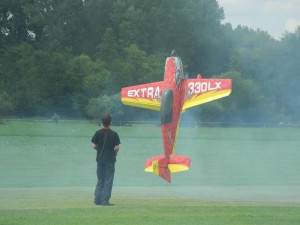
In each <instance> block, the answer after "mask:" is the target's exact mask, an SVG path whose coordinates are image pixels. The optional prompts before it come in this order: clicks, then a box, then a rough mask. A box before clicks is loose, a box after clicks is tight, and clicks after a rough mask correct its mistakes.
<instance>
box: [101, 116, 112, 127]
mask: <svg viewBox="0 0 300 225" xmlns="http://www.w3.org/2000/svg"><path fill="white" fill-rule="evenodd" d="M101 120H102V124H103V126H105V127H107V126H109V125H110V123H111V115H109V114H104V115H103V116H102V117H101Z"/></svg>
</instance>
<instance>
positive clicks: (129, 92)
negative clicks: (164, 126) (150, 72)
mask: <svg viewBox="0 0 300 225" xmlns="http://www.w3.org/2000/svg"><path fill="white" fill-rule="evenodd" d="M163 86H164V82H163V81H160V82H154V83H148V84H141V85H137V86H131V87H125V88H122V91H121V100H122V102H123V104H124V105H130V106H136V107H140V108H145V109H152V110H158V111H159V110H160V105H161V98H162V93H163V89H164V87H163Z"/></svg>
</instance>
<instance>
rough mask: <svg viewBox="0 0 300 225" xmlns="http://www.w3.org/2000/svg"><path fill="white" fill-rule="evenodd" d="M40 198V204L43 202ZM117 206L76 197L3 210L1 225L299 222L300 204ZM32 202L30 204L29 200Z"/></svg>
mask: <svg viewBox="0 0 300 225" xmlns="http://www.w3.org/2000/svg"><path fill="white" fill-rule="evenodd" d="M42 201H43V200H42V199H41V205H43V202H42ZM113 201H114V202H115V203H116V204H115V205H114V206H111V207H106V206H93V205H92V204H91V203H87V202H86V201H81V200H80V198H79V199H77V200H75V201H74V200H73V201H72V203H73V204H74V203H76V205H73V207H72V206H71V205H69V203H60V204H57V207H54V206H53V208H31V209H7V210H5V209H1V210H0V224H1V225H34V224H39V225H43V224H51V225H68V224H70V225H71V224H72V225H76V224H80V225H81V224H85V225H90V224H106V225H110V224H111V225H117V224H128V225H132V224H139V225H144V224H145V225H147V224H158V225H159V224H161V225H167V224H170V225H171V224H172V225H176V224H180V225H181V224H206V225H210V224H228V225H229V224H230V225H235V224H272V225H276V224H278V225H282V224H289V225H293V224H295V225H296V224H299V222H300V214H299V212H300V206H293V205H290V206H287V205H285V206H279V205H265V204H259V203H258V204H256V203H249V204H245V203H241V204H239V203H226V202H202V201H191V200H176V199H151V198H146V199H132V198H131V199H128V198H124V197H123V198H118V197H117V198H116V197H115V198H114V199H113ZM29 204H30V203H29Z"/></svg>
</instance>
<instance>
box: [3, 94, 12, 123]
mask: <svg viewBox="0 0 300 225" xmlns="http://www.w3.org/2000/svg"><path fill="white" fill-rule="evenodd" d="M13 110H14V105H13V103H12V100H11V98H10V97H9V96H8V94H7V93H6V92H2V93H0V124H2V123H4V122H5V121H6V119H7V117H8V116H9V115H10V113H12V111H13Z"/></svg>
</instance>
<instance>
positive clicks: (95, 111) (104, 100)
mask: <svg viewBox="0 0 300 225" xmlns="http://www.w3.org/2000/svg"><path fill="white" fill-rule="evenodd" d="M121 108H122V105H121V100H120V95H119V94H115V95H112V96H108V95H102V96H99V97H96V98H91V99H90V100H89V103H88V105H87V106H86V114H87V115H88V116H89V117H91V118H93V119H98V118H100V117H101V115H103V114H105V113H110V114H111V115H112V116H113V117H114V119H118V118H120V116H122V114H123V111H122V110H121Z"/></svg>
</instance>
